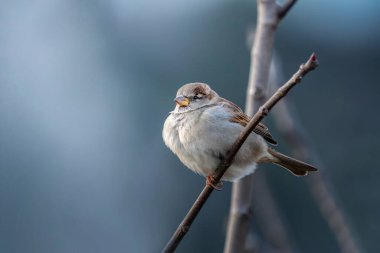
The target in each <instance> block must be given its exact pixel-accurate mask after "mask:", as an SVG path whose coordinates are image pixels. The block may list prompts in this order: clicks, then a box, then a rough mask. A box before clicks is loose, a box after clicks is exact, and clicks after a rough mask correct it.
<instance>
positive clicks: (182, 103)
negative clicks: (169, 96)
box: [174, 96, 190, 107]
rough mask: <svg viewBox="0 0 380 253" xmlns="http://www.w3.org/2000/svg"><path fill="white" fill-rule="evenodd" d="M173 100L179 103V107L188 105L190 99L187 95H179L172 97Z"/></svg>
mask: <svg viewBox="0 0 380 253" xmlns="http://www.w3.org/2000/svg"><path fill="white" fill-rule="evenodd" d="M174 101H175V102H176V104H177V105H179V106H180V107H185V106H188V105H189V104H190V100H189V99H188V98H187V97H184V96H179V97H176V98H175V99H174Z"/></svg>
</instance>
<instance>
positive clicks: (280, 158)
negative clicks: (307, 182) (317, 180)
mask: <svg viewBox="0 0 380 253" xmlns="http://www.w3.org/2000/svg"><path fill="white" fill-rule="evenodd" d="M268 152H269V154H271V155H272V156H273V157H274V159H273V160H272V159H271V162H272V163H275V164H277V165H280V166H281V167H284V168H285V169H287V170H289V171H290V172H292V173H293V174H294V175H296V176H306V175H307V173H308V172H309V171H317V170H318V169H317V168H315V167H314V166H312V165H310V164H307V163H304V162H301V161H298V160H296V159H294V158H291V157H289V156H286V155H284V154H281V153H280V152H277V151H276V150H274V149H273V148H268Z"/></svg>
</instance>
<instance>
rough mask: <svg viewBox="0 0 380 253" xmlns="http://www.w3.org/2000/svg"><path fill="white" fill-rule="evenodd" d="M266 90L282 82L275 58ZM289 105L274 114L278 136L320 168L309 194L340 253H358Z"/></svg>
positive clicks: (319, 161)
mask: <svg viewBox="0 0 380 253" xmlns="http://www.w3.org/2000/svg"><path fill="white" fill-rule="evenodd" d="M273 59H274V60H273V64H272V65H271V78H270V82H269V87H270V90H271V91H275V90H276V89H277V87H278V84H280V83H281V81H280V80H283V74H282V71H281V66H282V65H281V63H280V60H279V58H278V57H274V58H273ZM290 104H291V102H290V101H288V100H286V99H284V100H283V101H281V102H280V103H279V105H278V106H277V107H276V109H275V110H273V118H274V121H275V123H276V126H277V129H278V131H279V133H280V134H281V135H282V137H283V138H284V140H285V141H286V144H287V145H288V146H289V148H290V149H291V151H292V153H293V155H294V156H295V157H298V158H300V159H301V160H303V161H312V163H313V164H314V165H315V166H316V167H317V168H319V173H312V174H311V175H309V176H308V177H307V182H308V185H309V188H310V192H311V194H312V196H313V198H314V200H315V202H316V204H317V205H318V207H319V209H320V211H321V213H322V215H323V217H324V218H325V219H326V222H327V223H328V225H329V227H330V229H331V231H332V233H333V234H334V236H335V239H336V241H337V243H338V245H339V247H340V252H342V253H359V252H361V251H360V250H359V247H358V245H357V243H356V240H355V238H354V237H353V235H352V233H351V231H350V228H349V224H348V222H347V218H346V217H345V214H344V210H343V209H342V208H341V207H340V206H339V204H338V201H337V198H336V194H335V191H334V187H333V185H332V184H331V183H330V179H329V176H328V175H329V170H328V169H327V168H326V166H325V164H324V162H323V161H322V159H321V157H320V155H319V154H318V152H317V151H316V149H315V148H314V146H313V145H312V144H311V143H312V142H311V141H310V140H309V138H307V136H308V134H307V130H306V129H305V128H304V127H303V126H302V123H301V121H300V120H299V119H298V117H297V112H296V108H295V107H294V106H291V105H290Z"/></svg>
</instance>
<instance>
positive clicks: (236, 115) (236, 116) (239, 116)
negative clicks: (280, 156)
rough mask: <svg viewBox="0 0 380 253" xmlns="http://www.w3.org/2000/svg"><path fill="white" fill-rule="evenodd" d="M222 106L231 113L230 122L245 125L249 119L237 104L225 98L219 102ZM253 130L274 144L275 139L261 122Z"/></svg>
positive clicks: (275, 142)
mask: <svg viewBox="0 0 380 253" xmlns="http://www.w3.org/2000/svg"><path fill="white" fill-rule="evenodd" d="M219 103H220V104H221V105H222V106H224V107H226V108H228V109H230V110H231V111H232V112H233V113H232V115H233V116H232V118H231V119H230V121H231V122H234V123H238V124H240V125H242V126H243V127H245V126H246V125H247V124H248V122H249V121H250V120H251V117H249V116H248V115H247V114H245V113H244V112H243V111H242V110H241V109H240V107H239V106H237V105H235V104H234V103H232V102H231V101H228V100H227V99H224V98H222V99H221V101H220V102H219ZM253 132H254V133H256V134H258V135H261V136H262V137H263V138H264V139H265V140H266V141H267V142H269V143H271V144H273V145H276V144H277V141H275V140H274V139H273V137H272V135H271V134H270V132H269V130H268V127H267V126H265V125H264V124H263V123H259V124H258V125H257V126H256V127H255V129H253Z"/></svg>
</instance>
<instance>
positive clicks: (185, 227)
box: [162, 54, 318, 253]
mask: <svg viewBox="0 0 380 253" xmlns="http://www.w3.org/2000/svg"><path fill="white" fill-rule="evenodd" d="M317 66H318V61H317V57H316V55H315V54H312V55H311V56H310V58H309V59H308V61H307V62H306V63H305V64H302V65H301V66H300V68H299V70H298V71H297V72H296V73H295V74H294V75H293V76H292V78H291V79H290V80H289V81H287V82H286V83H285V84H284V85H283V86H282V87H280V88H279V89H278V90H277V91H276V92H275V93H274V94H273V95H272V97H270V98H269V99H268V100H267V101H266V102H265V104H264V105H263V106H261V107H260V109H259V110H258V112H257V113H256V114H255V115H254V116H253V117H252V119H251V120H250V122H249V123H248V125H247V126H246V127H245V128H244V130H243V131H242V132H241V133H240V135H239V137H238V138H237V139H236V141H235V142H234V144H233V145H232V146H231V149H230V150H229V152H228V153H227V155H226V157H225V158H224V159H223V160H222V161H221V162H220V163H219V165H218V167H217V168H216V170H215V172H214V173H213V175H212V177H213V182H215V184H217V183H218V182H219V181H220V179H221V178H222V177H223V174H224V173H225V172H226V170H227V169H228V167H229V166H230V165H231V163H232V160H233V158H234V157H235V155H236V153H237V152H238V151H239V149H240V147H241V146H242V145H243V143H244V141H245V140H246V139H247V138H248V136H249V135H250V134H251V132H252V130H253V129H254V128H255V127H256V126H257V124H259V122H260V121H261V120H262V119H263V118H264V117H266V116H267V115H268V113H269V111H270V110H271V109H272V108H273V106H274V105H275V104H276V103H277V102H278V101H280V100H281V98H283V97H284V96H286V94H287V93H288V92H289V91H290V90H291V89H292V88H293V87H294V86H295V85H296V84H297V83H299V82H300V81H301V79H302V78H303V77H304V76H305V75H306V74H307V73H309V72H310V71H312V70H314V69H315V68H316V67H317ZM213 190H214V189H213V188H212V187H211V186H210V185H208V184H207V185H206V186H205V187H204V188H203V191H202V192H201V193H200V194H199V196H198V198H197V199H196V201H195V202H194V204H193V206H192V207H191V208H190V210H189V212H188V213H187V215H186V216H185V218H184V219H183V221H182V222H181V224H180V225H179V226H178V228H177V230H176V231H175V233H174V234H173V236H172V237H171V238H170V240H169V242H168V244H167V245H166V246H165V248H164V249H163V251H162V252H165V253H169V252H174V251H175V249H176V248H177V246H178V245H179V243H180V242H181V240H182V238H183V237H184V236H185V235H186V233H187V232H188V231H189V229H190V226H191V224H192V223H193V221H194V220H195V218H196V217H197V215H198V213H199V211H200V210H201V208H202V207H203V205H204V204H205V202H206V201H207V199H208V197H209V196H210V194H211V193H212V192H213Z"/></svg>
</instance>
